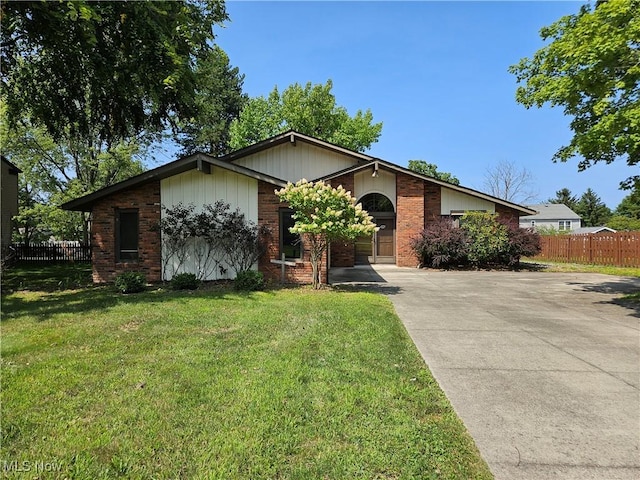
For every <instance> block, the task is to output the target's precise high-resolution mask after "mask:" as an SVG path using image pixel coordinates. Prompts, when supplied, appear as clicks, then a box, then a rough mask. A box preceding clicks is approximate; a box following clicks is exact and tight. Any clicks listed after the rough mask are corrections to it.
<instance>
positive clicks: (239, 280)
mask: <svg viewBox="0 0 640 480" xmlns="http://www.w3.org/2000/svg"><path fill="white" fill-rule="evenodd" d="M234 287H235V289H236V290H242V291H245V292H252V291H255V290H262V289H263V288H264V276H263V275H262V272H258V271H256V270H244V271H242V272H238V274H237V275H236V279H235V281H234Z"/></svg>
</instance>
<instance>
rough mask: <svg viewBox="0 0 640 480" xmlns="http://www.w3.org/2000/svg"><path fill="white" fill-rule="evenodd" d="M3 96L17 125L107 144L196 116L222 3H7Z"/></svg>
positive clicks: (3, 14) (204, 0)
mask: <svg viewBox="0 0 640 480" xmlns="http://www.w3.org/2000/svg"><path fill="white" fill-rule="evenodd" d="M1 9H2V10H1V27H2V28H1V37H0V38H1V42H2V53H1V57H0V59H1V62H2V74H1V77H0V78H1V79H2V90H3V92H4V93H3V95H4V96H5V99H6V102H7V106H8V118H9V121H10V122H11V124H12V125H15V124H16V123H17V122H18V121H20V120H22V119H24V118H28V119H29V120H30V121H31V123H32V124H35V125H44V126H46V128H47V131H48V132H49V133H50V134H51V135H52V136H53V137H54V139H56V140H58V139H59V138H61V137H67V138H69V137H72V138H87V137H89V136H91V137H95V139H96V141H98V142H101V143H102V142H104V143H107V144H112V143H115V142H116V141H118V140H123V139H129V138H132V137H135V136H137V135H138V134H139V133H140V132H142V131H143V130H146V131H158V130H160V129H162V128H164V126H165V122H166V121H167V120H168V119H169V118H170V117H171V116H172V115H177V116H178V117H189V116H191V115H192V113H193V112H194V89H195V62H196V61H197V59H198V58H200V57H201V56H202V55H203V54H204V53H206V52H208V51H209V50H210V48H211V47H210V43H209V42H211V41H212V40H213V30H212V27H213V25H214V24H216V23H221V22H222V21H224V20H225V19H226V18H227V15H226V12H225V8H224V3H223V2H222V1H220V0H201V1H196V0H194V1H188V0H187V1H171V2H154V1H149V0H147V1H136V2H116V1H103V2H90V1H87V0H80V1H75V2H37V1H31V2H2V6H1Z"/></svg>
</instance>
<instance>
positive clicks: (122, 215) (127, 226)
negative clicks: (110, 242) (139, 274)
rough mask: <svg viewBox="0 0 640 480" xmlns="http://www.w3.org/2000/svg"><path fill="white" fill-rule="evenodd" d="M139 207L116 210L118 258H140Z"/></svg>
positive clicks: (130, 259)
mask: <svg viewBox="0 0 640 480" xmlns="http://www.w3.org/2000/svg"><path fill="white" fill-rule="evenodd" d="M138 230H139V227H138V209H137V208H136V209H133V208H132V209H117V210H116V259H117V261H119V262H130V261H134V260H138Z"/></svg>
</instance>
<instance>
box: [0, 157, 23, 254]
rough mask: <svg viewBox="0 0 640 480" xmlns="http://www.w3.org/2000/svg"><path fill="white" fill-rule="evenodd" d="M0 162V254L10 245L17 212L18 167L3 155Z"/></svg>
mask: <svg viewBox="0 0 640 480" xmlns="http://www.w3.org/2000/svg"><path fill="white" fill-rule="evenodd" d="M0 163H1V164H2V170H0V174H1V176H2V182H1V183H2V195H1V198H0V202H2V203H1V204H0V207H1V208H0V211H1V212H2V217H1V218H0V230H1V232H0V233H1V235H0V252H2V253H0V254H3V253H4V252H5V249H6V248H7V247H8V246H9V245H11V235H12V233H13V220H12V219H13V217H15V216H16V215H17V214H18V174H19V173H20V169H19V168H18V167H16V166H15V165H14V164H13V163H11V162H10V161H9V160H7V159H6V158H4V157H1V161H0Z"/></svg>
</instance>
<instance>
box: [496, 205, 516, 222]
mask: <svg viewBox="0 0 640 480" xmlns="http://www.w3.org/2000/svg"><path fill="white" fill-rule="evenodd" d="M496 213H497V214H498V215H499V217H500V221H501V222H504V223H509V224H511V225H513V226H515V227H517V226H519V225H520V214H519V212H518V211H517V210H514V209H513V208H509V207H505V206H504V205H499V204H497V203H496Z"/></svg>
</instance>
